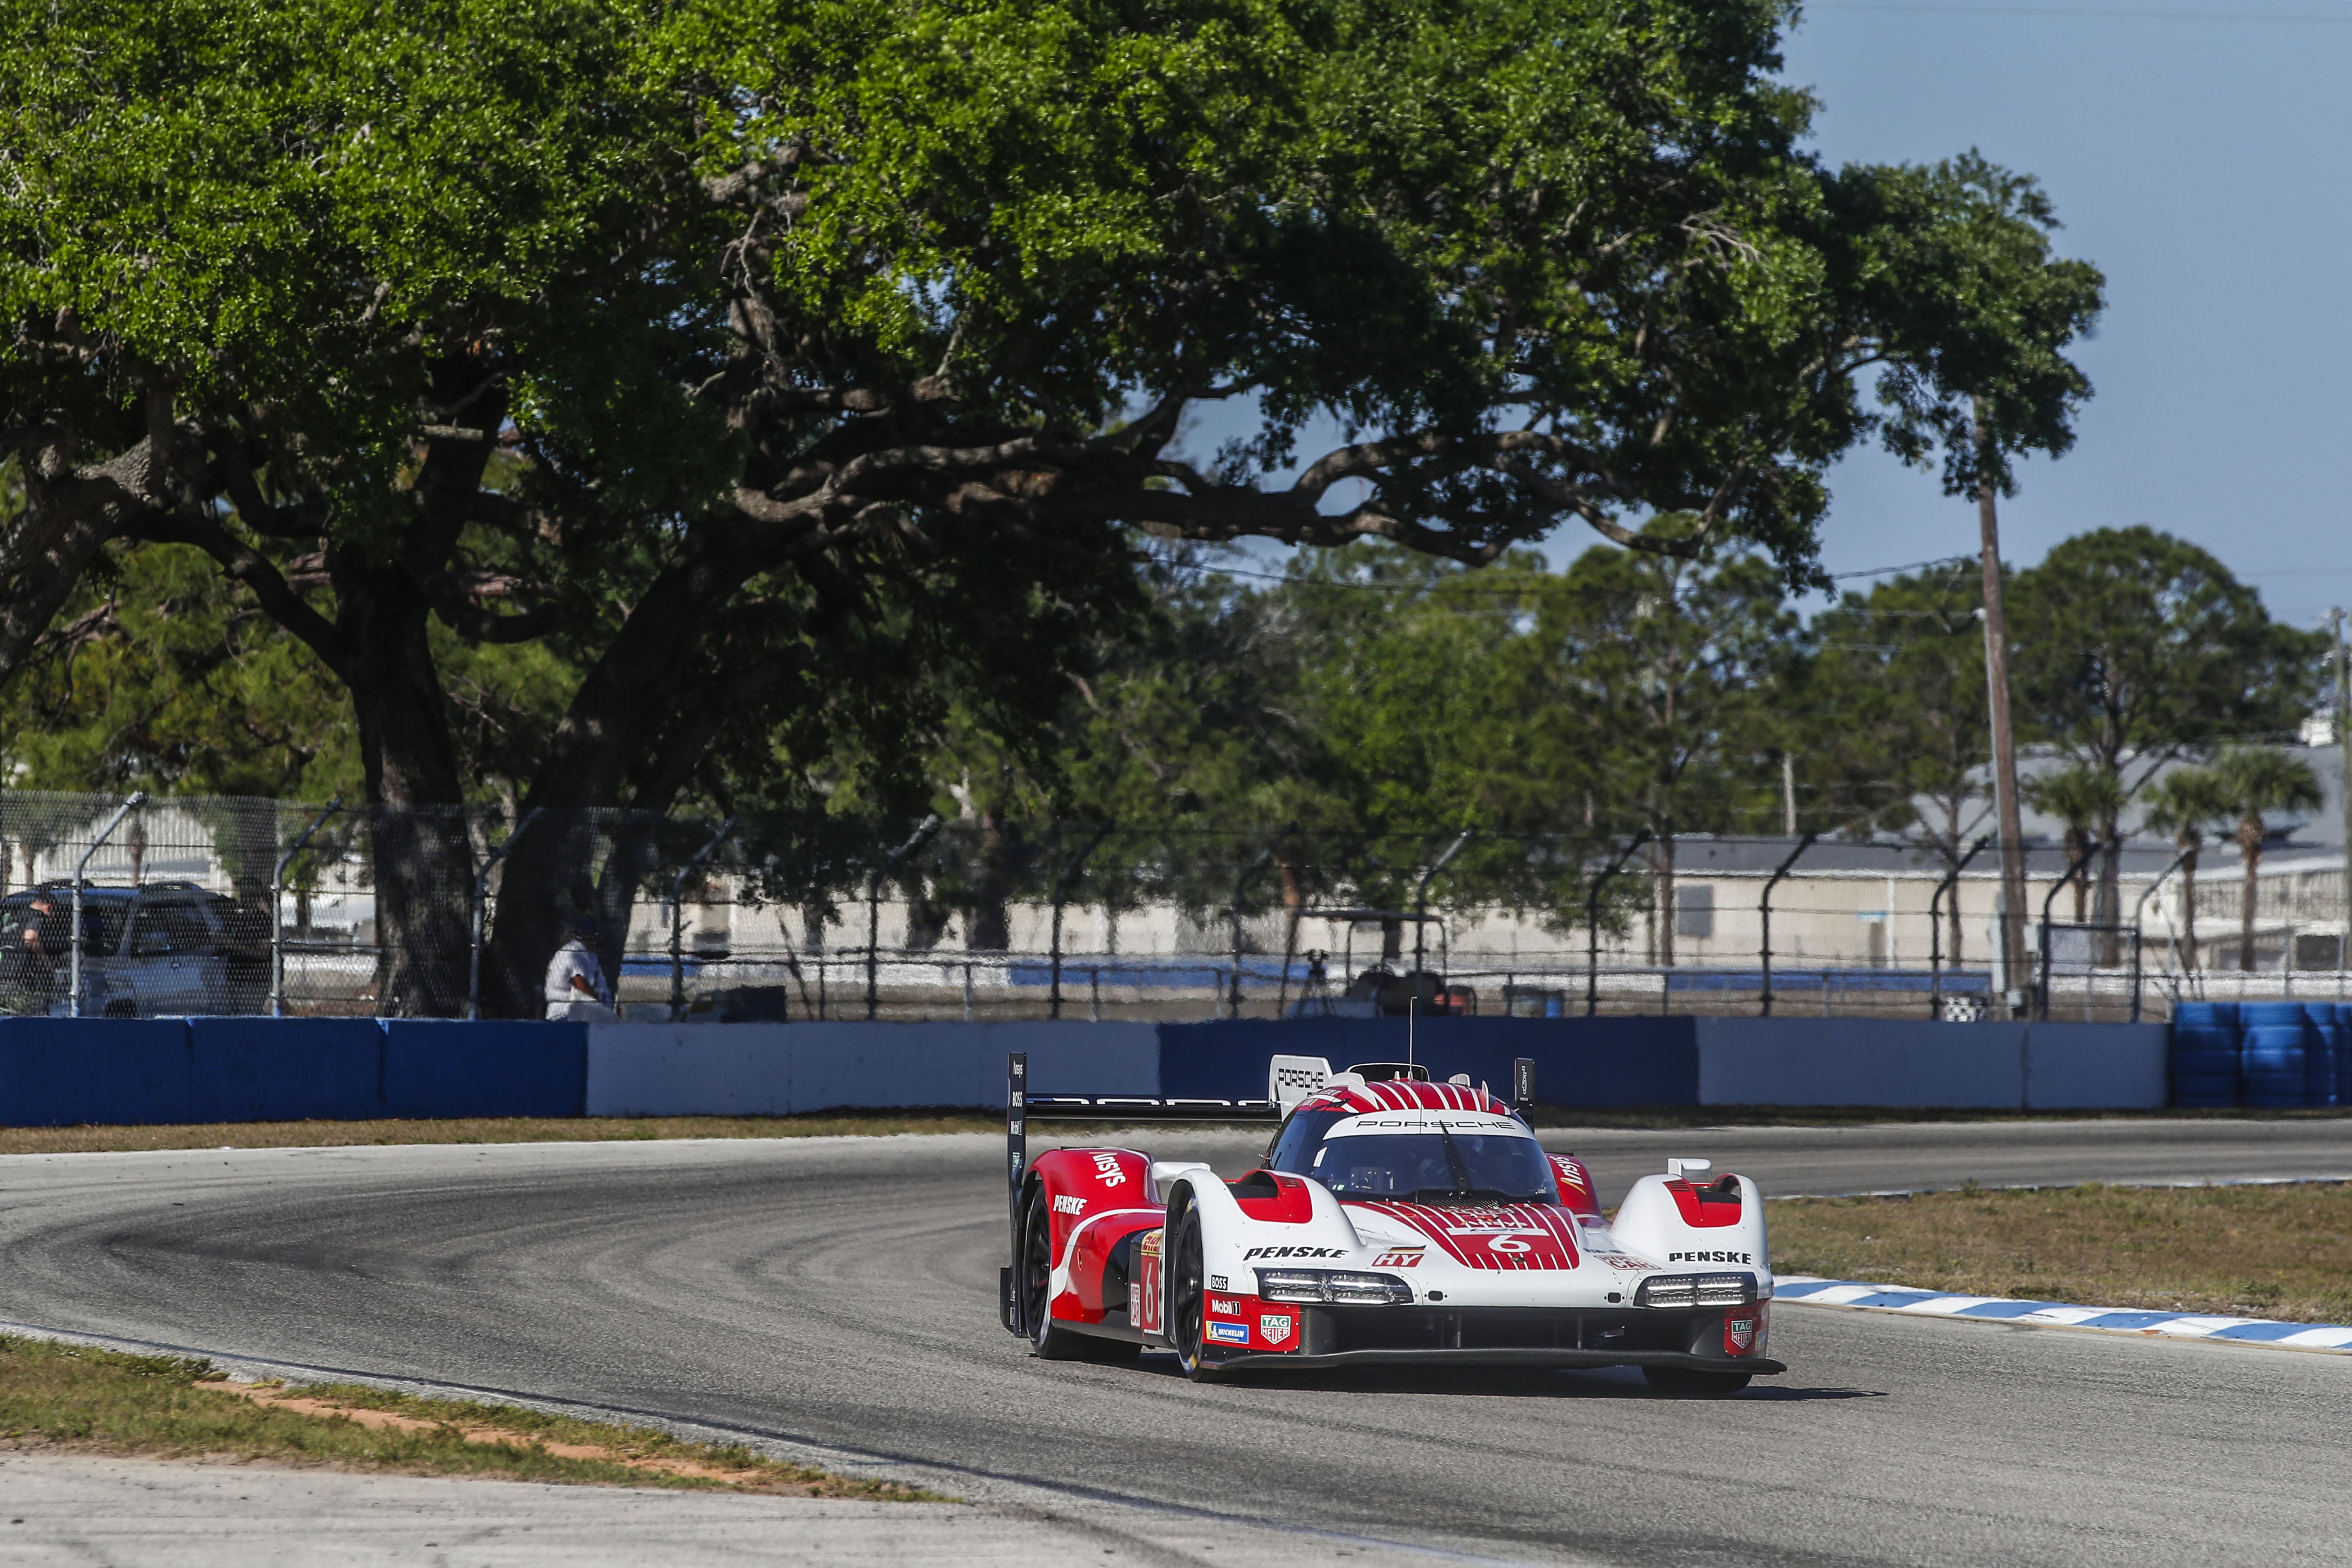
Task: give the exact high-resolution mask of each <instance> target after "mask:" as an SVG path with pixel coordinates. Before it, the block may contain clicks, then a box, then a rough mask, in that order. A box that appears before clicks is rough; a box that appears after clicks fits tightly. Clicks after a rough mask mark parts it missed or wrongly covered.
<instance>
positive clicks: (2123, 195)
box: [1557, 0, 2352, 625]
mask: <svg viewBox="0 0 2352 1568" xmlns="http://www.w3.org/2000/svg"><path fill="white" fill-rule="evenodd" d="M2266 17H2284V18H2308V19H2301V20H2298V19H2290V20H2263V19H2262V18H2266ZM1787 59H1788V68H1787V72H1786V75H1787V77H1788V79H1790V81H1792V82H1796V83H1800V84H1802V85H1805V86H1808V87H1810V88H1811V89H1813V90H1814V91H1815V92H1816V94H1817V95H1818V96H1819V97H1820V98H1821V99H1822V111H1821V114H1820V115H1819V117H1818V118H1817V120H1815V130H1816V137H1817V143H1818V145H1819V147H1820V149H1821V151H1822V152H1823V154H1824V155H1825V156H1827V157H1828V158H1829V159H1831V160H1832V161H1833V162H1847V161H1868V162H1888V161H1904V162H1924V161H1927V160H1932V159H1935V158H1938V157H1943V156H1948V155H1949V154H1951V153H1953V152H1960V151H1962V150H1965V149H1967V148H1969V147H1971V146H1973V147H1976V148H1978V149H1979V150H1981V151H1982V152H1984V154H1985V155H1986V156H1987V157H1989V158H1991V159H1992V160H1994V161H1995V162H2000V163H2004V164H2007V165H2009V166H2010V167H2011V168H2015V169H2021V170H2025V171H2028V172H2032V173H2033V174H2036V175H2038V176H2039V177H2040V178H2041V179H2042V183H2043V184H2044V185H2045V187H2046V188H2047V189H2048V190H2049V192H2050V193H2051V195H2052V197H2053V200H2054V201H2055V202H2056V204H2057V207H2058V215H2059V217H2060V218H2061V220H2062V221H2063V222H2064V224H2065V225H2066V226H2065V229H2064V231H2063V234H2062V235H2060V236H2059V237H2060V243H2061V245H2062V246H2063V247H2064V248H2065V249H2066V250H2067V251H2069V252H2070V253H2071V254H2074V255H2076V256H2083V257H2085V258H2087V259H2089V260H2091V261H2094V262H2095V263H2097V264H2098V266H2099V267H2102V268H2103V269H2104V270H2105V273H2106V275H2107V286H2108V306H2107V313H2106V316H2105V319H2104V320H2103V322H2102V323H2101V326H2100V329H2099V333H2098V336H2097V337H2096V338H2095V339H2094V340H2092V341H2091V342H2089V343H2087V344H2085V345H2084V348H2083V350H2082V363H2083V364H2084V368H2085V369H2087V370H2088V371H2089V372H2090V375H2091V378H2092V381H2093V382H2094V384H2095V387H2096V388H2097V395H2096V396H2095V398H2093V400H2092V402H2091V404H2090V407H2089V409H2088V410H2087V411H2086V413H2085V415H2084V419H2083V422H2082V424H2081V431H2080V437H2079V439H2078V440H2077V442H2076V444H2075V447H2074V451H2073V452H2071V453H2069V454H2068V455H2066V456H2065V457H2063V458H2061V459H2059V460H2058V461H2056V462H2054V463H2053V462H2047V461H2037V462H2034V463H2032V464H2030V465H2028V466H2027V468H2026V470H2025V473H2024V476H2023V487H2022V490H2021V494H2020V495H2019V496H2018V497H2017V498H2016V499H2015V500H2014V501H2011V502H2009V503H2007V504H2006V505H2005V506H2004V507H2003V508H2002V513H2001V538H2002V544H2003V547H2004V548H2003V553H2004V554H2005V555H2006V556H2008V557H2009V559H2011V560H2012V561H2015V562H2018V563H2020V564H2024V563H2030V562H2032V561H2033V560H2035V559H2039V558H2040V556H2041V555H2042V552H2043V551H2045V550H2046V549H2049V547H2050V546H2051V545H2053V544H2054V543H2056V542H2057V541H2058V540H2059V539H2061V538H2065V537H2066V536H2067V535H2068V534H2071V533H2075V532H2078V531H2080V530H2082V529H2084V528H2097V527H2100V526H2103V525H2117V524H2129V523H2147V524H2148V525H2150V526H2151V527H2154V528H2162V529H2164V530H2166V531H2167V532H2169V533H2174V534H2179V535H2180V536H2182V537H2183V538H2189V539H2193V540H2195V541H2196V542H2197V543H2199V544H2200V545H2202V546H2204V547H2205V548H2206V549H2210V550H2211V551H2213V553H2214V554H2216V555H2217V556H2219V557H2221V559H2222V560H2223V561H2224V562H2225V563H2226V564H2228V565H2229V567H2230V568H2231V570H2234V571H2236V572H2238V573H2240V574H2241V575H2242V576H2243V577H2245V578H2246V579H2247V580H2250V581H2252V583H2253V584H2254V585H2255V586H2256V587H2258V588H2260V589H2261V590H2262V592H2263V598H2264V600H2265V601H2267V602H2268V603H2269V604H2270V606H2271V610H2272V612H2273V614H2275V615H2278V616H2280V617H2281V618H2283V619H2286V620H2290V621H2294V622H2297V623H2299V624H2303V625H2313V624H2316V623H2317V622H2318V621H2319V620H2320V619H2321V617H2323V616H2324V615H2325V614H2326V610H2327V607H2328V606H2329V605H2331V604H2336V603H2345V602H2347V601H2352V527H2347V524H2352V515H2347V514H2352V497H2347V495H2346V494H2345V488H2344V485H2343V478H2342V476H2343V469H2344V458H2345V454H2346V450H2347V445H2348V444H2352V443H2347V438H2346V432H2345V429H2344V425H2345V421H2346V417H2347V412H2352V411H2347V408H2346V405H2345V399H2344V396H2343V394H2342V385H2343V381H2344V373H2345V366H2346V364H2347V358H2352V291H2347V288H2346V287H2345V274H2346V272H2347V267H2352V204H2347V200H2346V195H2347V183H2352V181H2347V171H2346V168H2345V162H2346V158H2347V150H2348V149H2352V135H2347V130H2352V126H2347V121H2352V91H2347V82H2352V4H2345V3H2342V0H2280V3H2278V4H2264V3H2262V0H2256V3H2255V4H2252V5H2235V6H2232V5H2215V4H2212V3H2211V0H2206V3H2204V4H2201V5H2200V4H2196V3H2194V0H2192V3H2191V4H2188V5H2128V4H2123V5H2115V4H2100V3H2099V0H2089V3H2086V4H2067V5H2031V4H2011V5H1968V4H1966V3H1965V0H1951V3H1948V4H1943V5H1905V4H1903V3H1902V0H1884V3H1883V4H1878V5H1859V4H1847V5H1838V4H1820V5H1808V6H1807V7H1806V11H1805V16H1804V18H1803V20H1802V22H1801V24H1800V25H1799V26H1798V27H1797V28H1796V30H1795V31H1794V32H1793V33H1792V34H1791V35H1790V38H1789V41H1788V47H1787ZM1832 485H1833V496H1834V503H1833V507H1832V512H1831V515H1830V518H1829V521H1828V524H1827V526H1826V527H1825V528H1824V529H1823V531H1822V558H1823V561H1824V564H1826V565H1827V566H1828V567H1829V569H1830V570H1832V571H1848V570H1860V569H1863V568H1867V567H1874V566H1882V565H1889V564H1893V563H1895V562H1899V561H1908V560H1915V559H1922V558H1925V557H1929V556H1936V555H1943V554H1948V553H1952V552H1954V551H1958V550H1965V549H1972V548H1974V544H1975V538H1976V519H1975V515H1974V512H1973V510H1972V508H1970V507H1968V506H1967V505H1966V504H1964V503H1961V502H1957V501H1953V500H1949V499H1948V498H1946V497H1943V496H1942V495H1941V494H1940V492H1939V489H1938V486H1937V485H1936V483H1935V481H1934V480H1933V479H1932V478H1931V477H1930V476H1927V475H1924V474H1919V473H1916V472H1914V471H1912V470H1908V469H1906V468H1904V467H1903V466H1902V465H1900V464H1897V463H1895V462H1893V461H1892V460H1890V459H1888V458H1886V457H1885V456H1883V455H1877V454H1864V455H1856V456H1853V457H1850V458H1848V459H1847V460H1846V462H1845V463H1844V464H1843V465H1842V466H1841V467H1840V468H1839V469H1838V470H1837V472H1836V473H1835V475H1834V476H1833V477H1832ZM1557 542H1558V543H1559V544H1561V545H1565V544H1566V543H1567V540H1566V538H1565V537H1564V536H1563V537H1562V538H1559V540H1558V541H1557Z"/></svg>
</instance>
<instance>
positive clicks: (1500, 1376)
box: [1122, 1355, 1886, 1403]
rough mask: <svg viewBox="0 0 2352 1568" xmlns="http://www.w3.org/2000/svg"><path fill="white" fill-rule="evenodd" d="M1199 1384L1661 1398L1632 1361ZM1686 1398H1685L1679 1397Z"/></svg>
mask: <svg viewBox="0 0 2352 1568" xmlns="http://www.w3.org/2000/svg"><path fill="white" fill-rule="evenodd" d="M1122 1370H1128V1371H1131V1373H1132V1374H1134V1375H1141V1376H1146V1377H1181V1376H1182V1375H1183V1373H1182V1371H1181V1369H1180V1368H1179V1367H1178V1366H1177V1364H1176V1358H1175V1357H1174V1356H1163V1355H1147V1356H1145V1357H1144V1358H1143V1359H1142V1360H1140V1361H1139V1362H1137V1363H1135V1364H1134V1365H1133V1367H1132V1368H1131V1369H1122ZM1206 1386H1209V1387H1213V1388H1215V1387H1223V1388H1247V1389H1253V1390H1263V1391H1265V1392H1268V1393H1273V1392H1276V1391H1279V1390H1282V1389H1295V1390H1297V1391H1298V1392H1301V1393H1317V1394H1444V1395H1453V1396H1469V1397H1472V1398H1480V1399H1648V1400H1659V1401H1664V1399H1665V1398H1666V1396H1664V1395H1660V1394H1657V1393H1654V1392H1653V1391H1652V1390H1651V1388H1650V1385H1648V1384H1647V1383H1645V1382H1643V1378H1642V1374H1641V1371H1640V1369H1639V1368H1637V1367H1631V1366H1611V1367H1593V1368H1590V1369H1577V1368H1561V1369H1559V1370H1556V1371H1536V1372H1529V1371H1528V1370H1526V1369H1524V1368H1515V1367H1469V1366H1465V1367H1456V1368H1450V1369H1449V1368H1443V1367H1431V1368H1423V1367H1409V1366H1388V1367H1376V1366H1368V1367H1361V1368H1351V1369H1349V1370H1345V1371H1322V1372H1305V1371H1301V1372H1236V1373H1234V1374H1233V1375H1231V1376H1229V1377H1225V1378H1221V1379H1218V1380H1217V1381H1216V1382H1213V1383H1211V1384H1209V1385H1206ZM1719 1397H1721V1398H1724V1399H1751V1400H1752V1399H1769V1400H1774V1401H1780V1402H1787V1401H1790V1400H1797V1401H1811V1400H1821V1399H1884V1398H1885V1397H1886V1394H1885V1391H1884V1390H1880V1389H1867V1388H1805V1387H1791V1386H1790V1385H1787V1384H1784V1383H1755V1384H1750V1385H1748V1387H1747V1388H1744V1389H1742V1390H1741V1391H1740V1392H1738V1393H1737V1394H1727V1395H1722V1396H1719ZM1679 1403H1691V1401H1687V1400H1685V1401H1679Z"/></svg>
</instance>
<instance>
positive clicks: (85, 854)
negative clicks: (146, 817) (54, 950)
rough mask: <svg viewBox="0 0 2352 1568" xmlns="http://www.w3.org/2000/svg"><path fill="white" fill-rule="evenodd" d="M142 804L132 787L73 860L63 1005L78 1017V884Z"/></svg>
mask: <svg viewBox="0 0 2352 1568" xmlns="http://www.w3.org/2000/svg"><path fill="white" fill-rule="evenodd" d="M146 803H147V791H146V790H144V789H134V790H132V791H131V799H129V800H125V801H124V802H122V804H121V806H119V807H117V808H115V812H114V815H112V816H111V817H109V818H108V819H107V820H106V826H104V827H102V828H100V829H99V831H98V836H97V837H96V838H94V839H92V840H90V841H89V848H88V849H86V850H84V851H82V852H81V859H80V860H79V861H77V862H74V876H73V916H72V918H73V929H72V930H71V931H70V932H68V934H67V937H66V944H67V946H68V950H69V951H70V952H71V954H72V956H71V958H70V959H68V963H67V973H68V976H69V977H70V979H71V986H72V993H73V994H72V997H71V998H70V1000H69V1001H68V1003H67V1008H66V1011H67V1013H68V1016H69V1017H72V1018H79V1017H81V944H82V931H81V886H82V883H84V882H86V881H88V880H89V862H90V860H91V858H92V857H93V856H95V855H96V854H97V853H98V852H99V851H100V849H101V848H103V847H104V846H105V843H106V841H107V840H109V839H110V838H112V837H113V836H114V830H115V829H117V828H119V827H121V826H122V819H123V818H125V817H127V816H129V815H131V812H133V811H135V810H138V809H139V808H140V807H142V806H143V805H145V804H146ZM54 972H55V971H52V973H54Z"/></svg>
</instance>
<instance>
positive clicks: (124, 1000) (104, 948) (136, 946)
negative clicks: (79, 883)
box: [0, 882, 269, 1018]
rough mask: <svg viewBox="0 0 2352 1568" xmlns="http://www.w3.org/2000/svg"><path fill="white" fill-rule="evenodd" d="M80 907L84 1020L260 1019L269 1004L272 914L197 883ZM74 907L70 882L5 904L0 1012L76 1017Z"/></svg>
mask: <svg viewBox="0 0 2352 1568" xmlns="http://www.w3.org/2000/svg"><path fill="white" fill-rule="evenodd" d="M81 904H82V917H81V925H82V929H81V1012H82V1016H83V1017H85V1018H164V1017H176V1016H184V1015H191V1014H203V1013H254V1012H259V1011H260V1010H261V1009H263V1007H264V1006H265V1005H266V1004H267V1003H268V998H269V916H268V915H267V914H266V913H265V912H263V911H261V910H257V909H252V908H249V907H247V905H245V904H239V903H237V902H236V900H235V899H232V898H225V897H223V896H222V895H221V894H217V893H214V892H212V891H211V890H209V889H207V888H204V887H200V886H198V885H197V884H196V883H192V882H150V883H140V884H139V885H137V886H135V887H121V886H92V885H89V884H85V885H84V886H83V888H82V890H81ZM72 905H73V889H72V887H71V885H70V884H68V883H62V882H59V883H42V884H41V885H40V886H38V887H33V888H27V889H26V890H25V891H24V892H21V893H12V894H9V895H8V896H7V897H5V898H0V1010H5V1011H8V1012H14V1013H20V1014H21V1013H34V1014H43V1013H46V1014H49V1015H51V1016H57V1017H62V1016H64V1015H66V1014H68V1013H69V1012H70V1011H71V1010H72V998H71V996H70V994H69V992H70V988H71V974H72V955H71V953H70V951H69V950H68V946H67V940H66V932H67V928H68V926H69V925H71V923H72V915H71V913H70V911H71V909H72Z"/></svg>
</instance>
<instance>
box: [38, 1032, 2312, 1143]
mask: <svg viewBox="0 0 2352 1568" xmlns="http://www.w3.org/2000/svg"><path fill="white" fill-rule="evenodd" d="M2167 1033H2168V1031H2167V1030H2166V1028H2165V1026H2163V1025H2144V1026H2138V1025H2119V1024H2035V1025H2022V1024H1939V1023H1931V1022H1927V1021H1898V1020H1892V1019H1889V1020H1874V1019H1689V1018H1679V1019H1676V1018H1665V1019H1661V1018H1633V1019H1425V1020H1421V1021H1420V1022H1419V1023H1418V1024H1417V1025H1416V1026H1415V1027H1414V1030H1413V1046H1412V1050H1413V1054H1414V1056H1415V1057H1416V1059H1417V1060H1419V1061H1422V1062H1423V1063H1424V1064H1426V1065H1427V1066H1428V1067H1429V1068H1430V1069H1431V1071H1433V1072H1434V1073H1436V1074H1437V1075H1438V1076H1440V1077H1444V1076H1449V1075H1451V1074H1453V1073H1455V1072H1465V1073H1467V1074H1469V1075H1470V1077H1471V1078H1472V1079H1473V1080H1474V1081H1483V1082H1486V1083H1488V1084H1490V1085H1492V1086H1494V1087H1495V1088H1496V1089H1497V1090H1498V1091H1499V1090H1501V1089H1502V1088H1503V1087H1504V1086H1505V1085H1507V1083H1508V1082H1510V1077H1511V1063H1512V1061H1513V1059H1515V1058H1517V1057H1522V1056H1525V1057H1532V1058H1533V1059H1534V1060H1535V1061H1536V1063H1537V1069H1536V1071H1537V1083H1538V1092H1539V1094H1540V1096H1541V1098H1542V1099H1543V1100H1544V1101H1545V1102H1547V1103H1553V1104H1574V1105H1593V1106H1612V1105H1696V1104H1714V1105H1723V1104H1776V1105H1884V1106H1896V1107H1901V1106H1923V1107H1924V1106H1980V1107H1997V1108H2007V1107H2025V1108H2031V1109H2043V1110H2090V1109H2112V1108H2153V1107H2156V1106H2160V1105H2162V1104H2164V1103H2166V1097H2167V1084H2166V1056H2167ZM1405 1038H1406V1031H1405V1025H1404V1023H1403V1022H1402V1020H1401V1019H1297V1020H1292V1021H1287V1022H1282V1023H1276V1022H1271V1021H1255V1020H1248V1021H1233V1022H1225V1021H1218V1022H1207V1023H1197V1024H1165V1025H1157V1026H1155V1025H1150V1024H1087V1023H1076V1022H1072V1023H1048V1022H1043V1021H1039V1022H1031V1023H1001V1024H982V1023H971V1024H965V1023H939V1024H862V1023H858V1024H846V1023H824V1024H808V1023H798V1024H783V1025H757V1024H693V1025H667V1024H663V1025H632V1024H598V1025H589V1024H574V1023H531V1022H481V1023H458V1022H448V1021H437V1020H408V1019H394V1020H389V1021H384V1022H379V1021H377V1020H374V1019H145V1020H142V1019H79V1020H71V1019H0V1124H7V1125H13V1126H54V1125H63V1124H76V1123H92V1124H136V1123H151V1124H152V1123H187V1122H213V1121H278V1120H300V1119H305V1118H312V1117H316V1118H332V1119H361V1118H365V1117H371V1116H392V1117H467V1116H576V1115H581V1114H583V1113H585V1114H591V1115H665V1114H667V1115H680V1114H732V1115H747V1114H758V1115H790V1114H795V1113H808V1112H814V1111H824V1110H829V1109H835V1108H842V1107H873V1108H884V1107H889V1106H895V1105H958V1104H961V1105H976V1106H994V1105H996V1104H999V1103H1001V1102H1002V1098H1003V1088H1004V1081H1003V1071H1004V1057H1005V1054H1006V1053H1007V1052H1008V1051H1027V1052H1028V1053H1029V1058H1030V1067H1031V1082H1032V1083H1033V1084H1034V1087H1035V1088H1036V1089H1037V1090H1039V1091H1040V1092H1065V1093H1082V1094H1168V1095H1173V1096H1179V1097H1185V1098H1216V1099H1240V1098H1255V1097H1258V1096H1260V1095H1263V1094H1264V1093H1265V1069H1266V1059H1267V1058H1268V1057H1270V1056H1272V1055H1274V1054H1276V1053H1277V1052H1282V1053H1288V1054H1296V1055H1307V1056H1322V1057H1326V1058H1328V1059H1329V1061H1331V1063H1332V1064H1333V1065H1334V1066H1335V1067H1344V1066H1346V1065H1348V1064H1349V1063H1350V1062H1355V1061H1396V1060H1400V1059H1402V1057H1403V1056H1404V1054H1405V1051H1406V1045H1405ZM2330 1082H2331V1084H2332V1082H2333V1079H2332V1078H2331V1080H2330Z"/></svg>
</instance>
